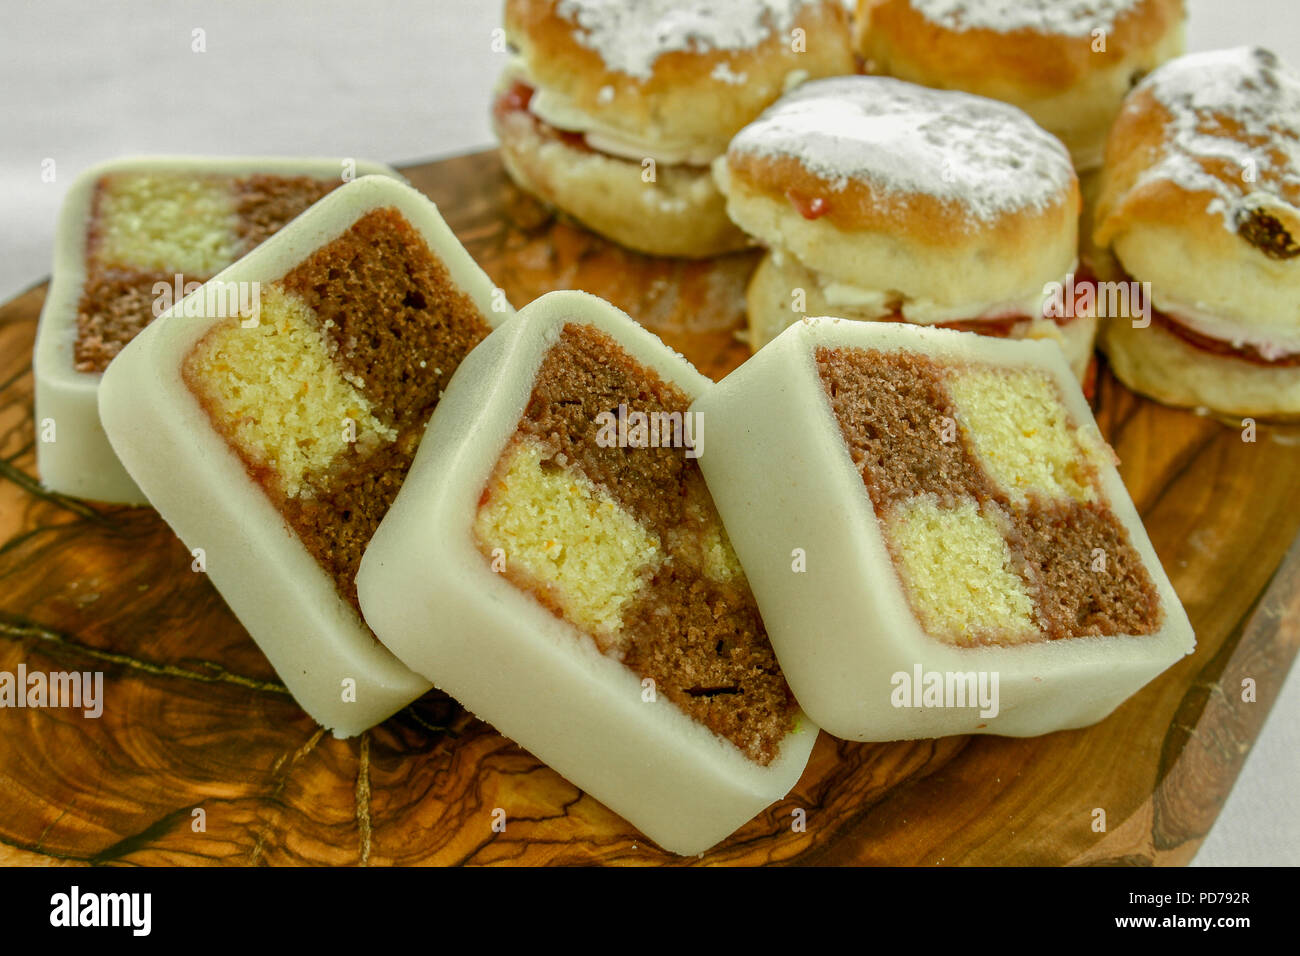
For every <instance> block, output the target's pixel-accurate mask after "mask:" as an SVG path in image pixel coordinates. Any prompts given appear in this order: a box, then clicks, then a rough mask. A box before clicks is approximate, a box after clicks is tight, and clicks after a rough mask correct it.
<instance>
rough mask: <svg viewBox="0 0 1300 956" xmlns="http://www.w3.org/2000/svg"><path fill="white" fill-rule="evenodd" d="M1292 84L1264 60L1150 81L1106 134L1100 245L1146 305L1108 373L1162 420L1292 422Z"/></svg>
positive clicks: (1199, 60)
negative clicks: (1171, 414) (1198, 415)
mask: <svg viewBox="0 0 1300 956" xmlns="http://www.w3.org/2000/svg"><path fill="white" fill-rule="evenodd" d="M1298 237H1300V76H1297V75H1296V74H1295V73H1294V72H1292V71H1290V70H1289V69H1288V68H1287V67H1286V65H1284V64H1283V63H1281V62H1280V61H1279V60H1278V58H1277V57H1276V56H1275V55H1274V54H1272V53H1270V52H1268V51H1267V50H1261V49H1250V48H1245V47H1241V48H1236V49H1231V50H1219V51H1214V52H1210V53H1198V54H1194V55H1191V56H1186V57H1183V58H1181V59H1178V60H1175V61H1173V62H1172V63H1169V64H1167V65H1165V66H1163V67H1161V68H1160V69H1159V70H1156V71H1155V72H1154V73H1152V74H1151V76H1149V77H1148V78H1147V79H1146V80H1144V81H1143V82H1142V83H1141V84H1140V85H1139V86H1138V87H1137V88H1136V89H1135V90H1134V91H1133V93H1132V95H1131V96H1130V97H1129V98H1128V100H1127V102H1126V103H1125V106H1124V110H1123V112H1122V113H1121V114H1120V118H1119V120H1118V121H1117V122H1116V124H1115V129H1114V130H1113V132H1112V133H1111V137H1110V141H1109V143H1108V146H1107V152H1106V166H1105V169H1104V171H1103V177H1102V185H1101V194H1100V197H1099V199H1098V204H1097V212H1096V232H1095V239H1096V242H1097V245H1099V246H1101V247H1103V248H1106V249H1109V251H1110V252H1111V253H1113V255H1114V258H1115V259H1116V260H1117V261H1118V263H1119V264H1120V267H1121V268H1122V269H1123V270H1124V271H1125V272H1126V273H1127V274H1128V277H1130V278H1131V279H1132V280H1134V281H1137V282H1139V283H1142V284H1143V286H1144V287H1145V288H1146V289H1148V290H1149V299H1150V306H1151V308H1150V310H1149V315H1146V316H1141V317H1138V318H1136V319H1134V320H1133V321H1125V320H1121V319H1114V320H1108V321H1107V322H1106V323H1105V327H1104V332H1103V345H1104V348H1105V351H1106V354H1107V356H1108V357H1109V359H1110V364H1111V366H1112V368H1113V369H1114V371H1115V374H1116V375H1118V376H1119V378H1120V379H1121V380H1122V381H1123V382H1124V383H1125V384H1127V385H1129V386H1130V387H1131V388H1133V389H1135V390H1137V391H1140V392H1143V393H1145V394H1147V395H1150V396H1152V397H1153V398H1156V399H1158V400H1159V401H1161V402H1164V403H1166V404H1169V405H1175V406H1182V407H1189V408H1204V409H1206V410H1208V411H1210V412H1213V413H1216V414H1218V415H1220V416H1231V417H1235V416H1256V417H1260V418H1270V419H1278V420H1295V419H1300V239H1298Z"/></svg>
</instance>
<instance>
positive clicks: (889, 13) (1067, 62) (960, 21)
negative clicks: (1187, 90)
mask: <svg viewBox="0 0 1300 956" xmlns="http://www.w3.org/2000/svg"><path fill="white" fill-rule="evenodd" d="M1184 17H1185V13H1184V4H1183V0H1084V2H1078V3H1070V2H1063V0H858V15H857V18H856V20H855V24H854V28H855V32H856V46H857V49H858V50H859V51H860V52H861V53H862V55H863V56H865V57H866V58H867V59H868V60H876V61H885V62H883V63H882V64H881V65H882V66H885V67H886V70H887V61H888V60H890V59H891V58H892V57H894V56H902V57H903V58H905V59H906V60H907V61H908V62H910V63H914V64H917V65H918V66H921V67H926V68H929V69H933V70H934V71H935V72H936V74H937V75H941V76H943V77H945V78H947V79H948V80H949V81H950V82H954V83H958V84H960V85H962V86H963V87H965V86H966V85H967V84H968V83H974V84H976V85H977V86H979V87H980V88H983V86H985V85H987V84H988V83H989V82H991V81H992V80H993V79H994V78H1001V79H1002V80H1004V81H1006V82H1011V83H1015V84H1017V85H1018V87H1020V91H1021V92H1022V93H1029V92H1031V91H1033V90H1037V91H1038V92H1039V93H1044V92H1047V91H1052V90H1059V89H1061V88H1063V87H1067V86H1070V85H1072V84H1074V83H1077V82H1078V81H1079V79H1080V78H1081V77H1083V76H1086V75H1088V74H1089V73H1091V72H1094V71H1097V70H1101V69H1104V68H1105V67H1106V66H1107V65H1108V64H1110V63H1114V62H1118V61H1121V60H1124V59H1126V58H1128V57H1130V56H1131V55H1133V54H1134V53H1136V52H1138V51H1141V50H1144V49H1147V48H1149V47H1152V46H1154V45H1156V44H1157V43H1159V42H1160V41H1161V39H1162V38H1163V37H1165V36H1166V35H1167V34H1168V33H1169V32H1170V31H1171V30H1176V29H1178V28H1179V26H1180V24H1181V23H1182V22H1183V20H1184ZM1101 35H1104V38H1105V50H1104V53H1099V52H1098V50H1097V49H1096V46H1097V40H1098V37H1099V36H1101ZM887 71H888V70H887Z"/></svg>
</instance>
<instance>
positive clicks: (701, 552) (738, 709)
mask: <svg viewBox="0 0 1300 956" xmlns="http://www.w3.org/2000/svg"><path fill="white" fill-rule="evenodd" d="M491 370H496V371H495V373H491ZM710 385H711V383H710V382H709V380H708V379H706V378H705V377H704V376H702V375H700V374H699V372H697V371H696V370H695V369H694V368H693V367H692V366H691V365H690V364H689V363H688V362H687V361H686V360H685V359H683V358H682V357H681V356H680V355H678V354H677V353H675V352H673V351H672V350H671V349H669V348H668V347H667V346H665V345H664V344H663V343H662V342H661V341H660V340H659V339H658V338H657V337H656V336H654V335H653V334H652V333H650V332H648V331H646V330H645V329H643V328H642V327H641V326H639V325H637V324H636V323H635V322H633V321H632V320H631V319H629V318H628V317H627V316H626V315H625V314H623V313H622V312H620V311H619V310H618V309H616V308H614V307H613V306H611V305H609V304H608V303H606V302H603V301H602V300H600V299H597V298H595V297H593V296H590V295H586V294H584V293H579V292H555V293H551V294H549V295H545V296H543V297H542V298H540V299H538V300H537V301H536V302H534V303H533V304H531V305H529V306H528V307H526V308H525V309H523V310H522V311H521V312H520V313H519V315H518V316H517V317H516V318H515V319H513V320H511V321H510V322H509V323H507V324H506V325H504V326H503V327H501V328H500V329H498V330H497V331H496V332H494V333H493V334H492V335H491V336H490V337H489V338H488V339H487V340H486V341H485V342H484V343H483V344H482V345H480V346H479V348H478V349H477V350H476V351H475V352H474V353H473V354H472V355H471V356H470V357H469V359H467V360H466V362H465V363H464V365H462V367H461V369H460V371H459V372H457V374H456V378H455V380H454V381H453V382H452V385H451V388H449V389H448V391H447V395H446V397H445V399H444V400H443V402H442V403H441V405H440V406H439V408H438V412H437V413H436V414H435V415H434V418H433V422H432V424H431V425H430V427H429V431H428V435H427V437H426V438H425V441H424V444H423V445H422V446H421V447H420V451H419V453H418V454H417V456H416V460H415V463H414V465H413V466H412V468H411V473H410V476H409V477H408V479H407V482H406V484H405V486H404V487H403V489H402V491H401V493H400V494H399V495H398V497H397V501H396V502H394V504H393V507H392V509H391V510H390V512H389V514H388V516H387V517H386V518H385V519H384V521H383V523H382V524H381V525H380V527H379V531H378V532H376V534H375V537H374V539H373V540H372V542H371V544H370V547H369V548H368V549H367V551H366V555H365V558H364V559H363V560H362V563H361V572H360V574H359V575H358V577H357V585H358V589H359V591H360V594H361V606H362V608H363V609H364V611H365V614H366V619H367V620H368V621H369V622H370V624H371V626H372V627H373V628H374V629H375V633H376V634H378V635H379V636H380V638H381V639H382V640H383V641H384V643H385V644H387V645H388V647H389V648H391V649H392V650H393V652H394V653H395V654H397V656H398V657H399V658H401V659H402V660H403V661H405V662H406V663H407V665H409V666H410V667H411V668H412V669H414V670H416V671H418V672H419V673H421V674H424V675H426V676H428V677H429V678H430V679H431V680H433V681H434V682H435V683H436V684H437V685H438V686H439V687H440V688H441V689H443V690H445V691H447V692H448V693H449V694H451V695H452V696H454V697H456V698H457V699H458V700H460V702H461V703H462V704H464V705H465V706H466V707H467V708H468V709H469V710H471V711H473V712H474V713H475V714H477V715H478V716H479V717H481V718H482V719H483V720H486V721H487V722H489V723H491V724H492V725H493V726H494V727H496V728H497V729H498V730H499V731H501V733H503V734H505V735H506V736H508V737H510V738H511V739H513V740H514V741H516V742H517V743H518V744H520V746H522V747H524V748H525V749H527V750H529V751H531V752H532V753H533V754H535V755H536V756H537V757H539V758H540V759H542V760H543V761H545V762H546V763H548V764H549V765H550V766H551V767H553V768H554V769H555V770H556V771H558V772H559V773H560V774H562V775H563V776H564V777H566V778H567V779H569V780H570V781H571V782H572V783H574V784H575V785H577V786H578V787H581V788H582V789H583V790H585V791H587V792H589V793H590V794H591V795H592V796H594V797H595V798H596V799H598V800H600V801H601V802H603V803H604V804H605V805H606V806H608V807H610V808H611V809H612V810H614V811H616V812H618V813H620V814H622V815H623V816H624V817H625V818H626V819H627V820H628V821H630V822H631V823H632V824H634V825H635V826H637V827H638V828H639V829H640V830H641V831H642V832H643V833H645V834H646V835H647V836H649V837H650V838H651V839H653V840H654V841H655V842H657V843H658V844H659V845H661V846H663V847H664V848H665V849H668V850H671V851H674V852H677V853H683V854H690V853H699V852H702V851H703V850H705V849H707V848H708V847H710V846H712V845H713V844H715V843H717V842H718V841H719V840H721V839H723V838H724V837H726V836H727V835H728V834H730V833H731V832H732V831H733V830H735V829H736V828H737V827H739V826H741V825H742V824H744V823H745V822H746V821H747V820H749V819H750V818H752V817H753V816H754V815H755V814H757V813H759V812H760V811H761V810H762V809H763V808H765V807H767V806H768V805H769V804H771V803H772V802H773V801H775V800H778V799H780V798H781V797H783V796H785V794H786V793H788V792H789V790H790V789H791V787H793V786H794V784H795V782H796V781H797V780H798V778H799V775H800V773H801V772H802V770H803V767H804V765H805V763H806V762H807V759H808V754H809V752H810V750H811V748H812V745H813V742H814V739H815V737H816V734H817V730H816V728H815V727H814V726H812V725H811V724H810V723H809V722H808V720H807V719H806V718H805V717H804V716H803V715H802V714H801V713H800V712H799V710H798V708H797V707H796V705H795V704H794V701H793V698H792V697H791V695H790V692H789V688H788V686H787V685H786V682H785V678H784V677H783V675H782V673H781V670H780V667H779V665H778V664H777V661H776V658H775V656H774V654H773V652H772V648H771V645H770V644H769V642H768V640H767V635H766V632H765V630H764V626H763V621H762V619H761V617H760V616H759V614H758V610H757V607H756V606H755V604H754V600H753V596H752V595H751V593H750V590H749V587H748V584H747V583H746V580H745V575H744V572H743V571H742V569H741V567H740V565H739V563H738V562H737V560H736V557H735V553H734V552H733V551H732V549H731V546H730V544H729V543H728V540H727V536H726V532H725V531H724V529H723V527H722V524H721V522H720V521H719V518H718V515H717V512H716V510H715V509H714V507H713V503H712V500H711V499H710V497H709V494H708V490H707V488H706V487H705V484H704V480H703V477H702V475H701V473H700V470H699V466H698V459H697V457H696V456H698V455H701V454H703V455H704V456H705V457H707V454H708V453H711V449H709V448H708V447H707V442H706V441H705V438H706V436H705V433H704V430H703V428H702V426H701V425H700V423H699V421H698V420H692V419H691V417H690V416H687V415H686V411H687V407H688V405H689V404H690V402H691V401H692V400H693V399H695V398H696V397H698V396H699V395H700V394H701V393H702V392H704V390H705V389H706V388H708V387H710ZM709 437H711V436H709Z"/></svg>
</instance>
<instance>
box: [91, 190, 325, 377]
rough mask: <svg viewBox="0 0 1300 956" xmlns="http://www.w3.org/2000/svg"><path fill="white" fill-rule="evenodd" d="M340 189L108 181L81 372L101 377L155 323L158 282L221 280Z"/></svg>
mask: <svg viewBox="0 0 1300 956" xmlns="http://www.w3.org/2000/svg"><path fill="white" fill-rule="evenodd" d="M341 182H342V181H341V179H339V178H331V179H315V178H312V177H310V176H273V175H266V174H255V175H251V176H219V175H194V174H189V173H175V172H153V173H126V172H121V173H110V174H108V175H106V176H104V177H103V178H101V179H100V180H99V182H98V183H97V184H96V186H95V196H94V200H93V206H92V210H91V217H90V223H89V227H88V238H87V243H86V259H85V263H86V280H85V285H84V287H83V290H82V295H81V300H80V302H79V304H78V307H77V340H76V347H75V352H74V361H75V364H76V369H77V371H79V372H102V371H103V370H104V369H106V368H107V367H108V363H109V362H111V361H112V360H113V357H114V356H116V355H117V353H118V352H119V351H121V349H122V347H123V346H125V345H126V344H127V343H128V342H130V341H131V339H133V338H134V337H135V336H136V335H137V334H138V333H139V331H140V330H141V329H143V328H144V327H145V326H146V325H148V324H149V323H150V322H151V321H153V319H154V304H155V302H157V301H158V295H157V294H156V293H155V292H154V286H155V284H157V283H160V282H161V283H162V284H163V285H165V286H166V287H167V288H168V289H173V288H174V287H175V284H176V277H177V276H178V275H179V276H181V277H182V278H181V285H182V288H183V287H184V285H185V284H186V283H190V282H204V281H206V280H208V279H210V278H212V276H214V275H215V274H216V273H218V272H220V271H221V270H222V269H224V268H225V267H226V266H228V265H230V264H231V263H232V262H234V261H235V260H236V259H239V258H240V257H241V256H243V255H244V254H245V253H247V252H249V251H250V250H251V249H253V248H254V247H255V246H257V245H258V244H259V243H261V242H262V241H263V240H265V239H266V238H267V237H268V236H270V235H271V234H272V233H274V232H276V231H277V230H279V229H280V228H281V227H282V226H284V225H286V224H287V223H288V222H289V221H290V220H292V219H294V218H295V217H296V216H297V215H298V214H299V213H301V212H303V211H304V210H305V209H306V208H307V207H308V206H310V205H311V204H312V203H314V202H316V200H318V199H320V198H321V197H322V196H324V195H325V194H326V193H328V192H329V191H330V190H332V189H334V188H335V187H336V186H339V185H340V184H341Z"/></svg>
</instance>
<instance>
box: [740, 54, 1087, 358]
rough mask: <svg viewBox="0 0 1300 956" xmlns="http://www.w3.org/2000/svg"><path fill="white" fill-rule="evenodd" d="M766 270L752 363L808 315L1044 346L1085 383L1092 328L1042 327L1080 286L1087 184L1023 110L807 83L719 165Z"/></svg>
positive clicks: (1063, 319) (878, 84) (754, 319)
mask: <svg viewBox="0 0 1300 956" xmlns="http://www.w3.org/2000/svg"><path fill="white" fill-rule="evenodd" d="M714 174H715V176H716V178H717V180H718V183H719V186H720V187H721V189H722V191H723V193H725V194H726V197H727V212H728V214H729V215H730V216H731V218H732V219H733V220H734V221H735V222H736V224H737V225H738V226H740V227H741V228H742V229H744V230H745V231H746V232H748V233H750V234H751V235H753V236H754V237H755V238H756V239H758V240H759V241H761V242H762V243H764V244H765V245H766V246H767V247H768V249H769V250H770V251H769V254H768V256H767V257H766V258H765V259H764V260H763V262H762V263H761V264H760V265H759V268H758V271H757V272H756V273H755V274H754V277H753V279H752V280H751V282H750V286H749V290H748V296H747V298H748V313H749V332H750V345H751V347H752V348H754V349H755V350H757V349H759V348H761V347H762V346H763V345H764V344H765V343H766V342H768V341H770V340H772V339H773V338H775V337H776V336H777V335H778V334H780V332H781V331H782V330H783V329H785V328H786V327H787V326H789V325H791V324H792V323H794V322H796V321H798V320H799V319H800V318H802V317H803V316H805V315H835V316H841V317H843V318H850V319H862V320H872V321H892V322H900V321H901V322H910V323H913V324H917V325H934V326H943V327H947V328H957V329H961V330H965V331H974V332H979V333H981V334H984V335H992V336H996V337H999V338H1017V339H1018V338H1046V339H1051V340H1053V341H1055V342H1057V344H1058V345H1060V346H1061V348H1062V349H1063V350H1064V352H1065V353H1066V357H1067V358H1068V359H1069V361H1070V365H1071V367H1072V368H1073V369H1074V372H1075V374H1076V375H1078V376H1080V377H1083V376H1084V375H1085V373H1086V371H1087V369H1088V366H1089V363H1090V361H1091V359H1092V345H1093V333H1094V329H1095V319H1094V318H1093V317H1092V315H1091V314H1090V313H1089V314H1076V313H1075V310H1074V309H1072V308H1071V309H1062V310H1059V311H1061V313H1062V314H1060V315H1053V316H1050V317H1049V316H1046V315H1045V314H1044V305H1045V303H1047V302H1048V300H1049V299H1050V298H1051V297H1050V291H1051V288H1052V287H1053V285H1054V284H1056V285H1060V286H1064V285H1066V284H1068V283H1069V282H1070V281H1071V273H1072V271H1073V270H1074V268H1075V265H1076V258H1077V252H1078V219H1079V184H1078V180H1077V178H1076V176H1075V173H1074V169H1073V168H1072V167H1071V165H1070V158H1069V156H1068V155H1067V154H1066V152H1065V149H1064V148H1063V147H1062V146H1061V144H1060V141H1059V140H1057V139H1056V138H1055V137H1053V136H1052V135H1051V134H1049V133H1047V132H1046V131H1044V130H1043V129H1041V128H1040V127H1038V126H1037V125H1035V124H1034V122H1033V121H1032V120H1031V119H1030V118H1029V117H1028V116H1026V115H1025V114H1024V113H1023V112H1021V111H1020V110H1018V109H1016V108H1015V107H1013V106H1008V105H1007V104H1005V103H1000V102H998V101H996V100H990V99H985V98H983V97H977V96H971V95H969V94H966V93H953V92H947V91H941V90H931V89H927V88H925V87H920V86H916V85H914V84H911V83H904V82H902V81H900V80H895V79H891V78H888V77H869V76H851V77H838V78H834V79H826V80H818V81H816V82H811V83H807V84H805V85H804V86H802V87H800V88H799V89H797V90H795V91H794V92H792V93H790V94H788V95H786V96H785V97H783V98H782V99H781V100H779V101H778V102H777V103H775V104H774V105H773V106H771V107H769V108H768V109H767V110H766V111H765V112H764V113H763V115H762V116H760V117H759V118H758V119H757V120H755V121H754V122H753V123H751V124H750V125H748V126H747V127H745V128H744V129H743V130H741V131H740V133H738V134H737V135H736V137H735V139H733V140H732V142H731V145H730V146H729V148H728V150H727V153H726V155H725V156H724V157H722V158H720V159H719V160H718V161H717V162H716V163H715V164H714Z"/></svg>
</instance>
